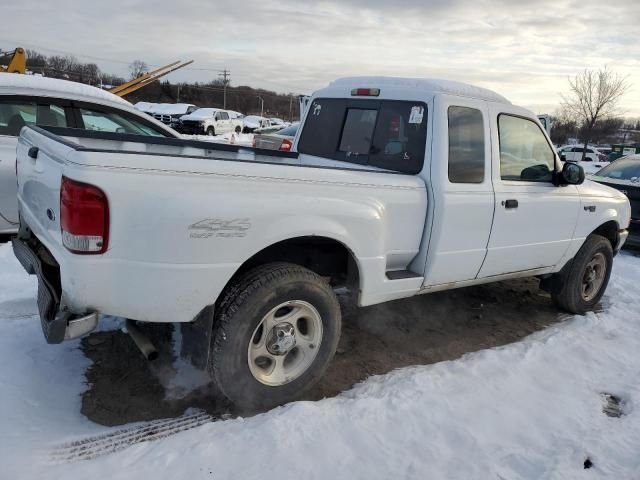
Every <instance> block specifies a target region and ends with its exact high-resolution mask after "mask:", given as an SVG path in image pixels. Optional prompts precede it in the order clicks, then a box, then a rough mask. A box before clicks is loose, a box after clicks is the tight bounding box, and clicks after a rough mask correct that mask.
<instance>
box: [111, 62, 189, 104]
mask: <svg viewBox="0 0 640 480" xmlns="http://www.w3.org/2000/svg"><path fill="white" fill-rule="evenodd" d="M179 63H180V62H179V61H177V62H173V63H170V64H169V65H165V66H164V67H160V68H158V69H156V70H153V71H151V72H147V73H145V74H144V75H140V76H139V77H138V78H134V79H133V80H130V81H128V82H126V83H123V84H122V85H118V86H117V87H113V88H112V89H110V90H109V91H110V92H111V93H115V94H116V95H118V96H119V97H124V96H125V95H127V94H129V93H131V92H135V91H136V90H138V89H140V88H142V87H144V86H146V85H149V84H150V83H153V82H156V81H158V80H159V79H160V78H162V77H164V76H165V75H167V74H169V73H171V72H175V71H176V70H178V69H179V68H182V67H186V66H187V65H190V64H192V63H193V60H189V61H188V62H184V63H182V64H180V65H178V64H179Z"/></svg>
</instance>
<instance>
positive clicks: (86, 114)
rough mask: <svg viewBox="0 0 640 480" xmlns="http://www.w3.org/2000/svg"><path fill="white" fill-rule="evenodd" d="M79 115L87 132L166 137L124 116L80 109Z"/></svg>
mask: <svg viewBox="0 0 640 480" xmlns="http://www.w3.org/2000/svg"><path fill="white" fill-rule="evenodd" d="M80 115H81V117H82V121H83V122H84V128H85V129H87V130H94V131H99V132H110V133H129V134H133V135H148V136H153V137H165V136H166V135H164V134H163V133H160V132H158V131H157V130H154V129H153V128H151V127H150V126H148V125H145V124H144V123H142V122H140V121H138V120H137V119H135V118H133V117H131V116H129V115H126V114H121V113H116V112H107V111H104V112H103V111H97V110H89V109H85V108H81V109H80Z"/></svg>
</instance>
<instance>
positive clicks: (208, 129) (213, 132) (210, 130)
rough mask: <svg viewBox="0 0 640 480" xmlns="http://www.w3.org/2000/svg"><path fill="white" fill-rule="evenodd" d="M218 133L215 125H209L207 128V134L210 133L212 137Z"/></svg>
mask: <svg viewBox="0 0 640 480" xmlns="http://www.w3.org/2000/svg"><path fill="white" fill-rule="evenodd" d="M215 134H216V130H215V128H213V127H208V128H207V135H209V136H210V137H213V136H214V135H215Z"/></svg>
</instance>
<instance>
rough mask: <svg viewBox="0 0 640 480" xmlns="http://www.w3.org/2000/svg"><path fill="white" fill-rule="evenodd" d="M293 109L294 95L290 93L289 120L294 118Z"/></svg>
mask: <svg viewBox="0 0 640 480" xmlns="http://www.w3.org/2000/svg"><path fill="white" fill-rule="evenodd" d="M292 109H293V95H291V94H289V121H291V120H292V119H293V117H292Z"/></svg>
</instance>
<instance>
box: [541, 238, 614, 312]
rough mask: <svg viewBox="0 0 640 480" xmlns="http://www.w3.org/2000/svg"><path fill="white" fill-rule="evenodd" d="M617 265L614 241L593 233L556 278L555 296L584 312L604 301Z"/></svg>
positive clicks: (567, 307)
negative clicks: (614, 262)
mask: <svg viewBox="0 0 640 480" xmlns="http://www.w3.org/2000/svg"><path fill="white" fill-rule="evenodd" d="M612 266H613V249H612V247H611V243H610V242H609V240H607V239H606V238H604V237H602V236H600V235H595V234H594V235H589V236H588V237H587V240H586V241H585V242H584V245H582V247H580V250H578V253H577V254H576V256H575V257H574V258H573V260H572V261H571V263H570V264H569V265H568V266H567V267H565V269H564V270H563V271H562V272H560V273H558V274H556V275H555V276H554V278H553V280H552V287H551V297H552V298H553V300H554V302H555V303H556V305H558V306H559V307H560V308H562V309H563V310H567V311H568V312H571V313H578V314H583V313H586V312H588V311H589V310H591V309H593V307H594V306H595V305H596V304H597V303H598V302H599V301H600V299H601V298H602V295H604V292H605V290H606V288H607V285H608V283H609V277H610V276H611V267H612Z"/></svg>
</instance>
